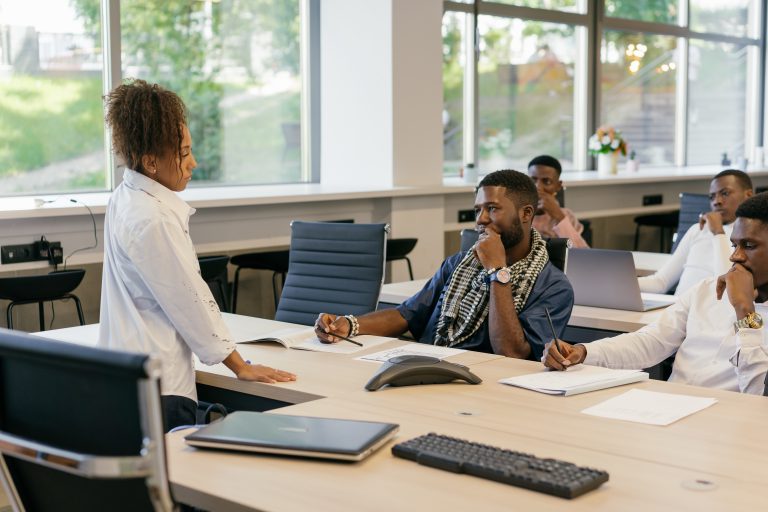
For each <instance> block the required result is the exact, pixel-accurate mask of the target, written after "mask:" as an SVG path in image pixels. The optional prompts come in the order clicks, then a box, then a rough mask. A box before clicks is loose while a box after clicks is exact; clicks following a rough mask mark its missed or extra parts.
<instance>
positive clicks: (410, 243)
mask: <svg viewBox="0 0 768 512" xmlns="http://www.w3.org/2000/svg"><path fill="white" fill-rule="evenodd" d="M418 241H419V239H418V238H390V239H389V240H387V255H386V256H387V261H392V260H401V259H403V258H405V257H406V256H407V255H408V254H409V253H410V252H411V251H412V250H413V248H414V247H416V243H417V242H418Z"/></svg>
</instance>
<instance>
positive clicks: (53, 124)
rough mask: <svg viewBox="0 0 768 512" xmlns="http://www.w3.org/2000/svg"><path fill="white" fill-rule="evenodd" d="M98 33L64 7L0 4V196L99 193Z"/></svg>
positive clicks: (50, 0)
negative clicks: (47, 193) (82, 191)
mask: <svg viewBox="0 0 768 512" xmlns="http://www.w3.org/2000/svg"><path fill="white" fill-rule="evenodd" d="M97 6H98V4H97ZM97 8H98V7H97ZM100 31H101V24H100V23H98V22H96V23H93V24H89V23H88V20H87V19H86V17H84V16H82V15H81V14H78V12H77V11H76V10H75V9H72V8H71V6H70V5H69V4H68V2H66V1H62V0H25V1H18V0H0V195H13V194H25V193H45V192H54V193H55V192H69V191H74V190H104V189H105V188H107V173H106V172H105V162H106V160H105V152H104V123H103V121H102V119H103V114H102V106H101V94H102V78H101V77H102V67H103V65H102V62H103V59H102V54H101V43H100Z"/></svg>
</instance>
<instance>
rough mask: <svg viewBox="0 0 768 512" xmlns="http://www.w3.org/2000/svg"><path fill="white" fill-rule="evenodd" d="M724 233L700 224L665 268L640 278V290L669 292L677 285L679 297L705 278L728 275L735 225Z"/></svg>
mask: <svg viewBox="0 0 768 512" xmlns="http://www.w3.org/2000/svg"><path fill="white" fill-rule="evenodd" d="M723 231H725V234H724V235H715V234H713V233H712V231H710V229H709V228H708V227H706V226H704V229H699V225H698V224H694V225H693V226H691V227H690V228H688V231H686V233H685V236H684V237H683V239H682V240H680V244H679V245H678V246H677V249H676V250H675V252H674V253H672V256H671V257H670V259H669V260H668V261H667V262H666V263H665V264H664V266H663V267H661V268H660V269H659V270H658V271H657V272H656V273H655V274H653V275H650V276H645V277H641V278H639V279H638V282H639V283H640V291H643V292H650V293H667V292H668V291H669V290H671V289H672V287H673V286H674V285H675V283H677V289H676V290H675V295H680V294H682V293H685V292H686V291H688V290H689V289H690V288H691V287H692V286H693V285H695V284H697V283H699V282H700V281H702V280H703V279H706V278H708V277H718V276H720V275H722V274H725V273H726V272H728V269H730V268H731V262H730V261H728V258H730V256H731V253H732V252H733V249H732V247H731V233H732V232H733V224H726V225H725V226H723Z"/></svg>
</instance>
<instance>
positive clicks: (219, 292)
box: [197, 256, 229, 311]
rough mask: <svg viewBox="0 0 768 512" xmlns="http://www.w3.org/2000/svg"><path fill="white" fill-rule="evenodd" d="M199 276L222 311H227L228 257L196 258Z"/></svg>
mask: <svg viewBox="0 0 768 512" xmlns="http://www.w3.org/2000/svg"><path fill="white" fill-rule="evenodd" d="M197 261H198V263H200V276H202V278H203V281H205V282H206V283H208V287H209V288H210V289H211V293H213V297H214V298H215V299H216V303H217V304H218V305H219V309H221V310H222V311H229V305H228V304H227V296H228V294H227V264H228V263H229V256H198V258H197Z"/></svg>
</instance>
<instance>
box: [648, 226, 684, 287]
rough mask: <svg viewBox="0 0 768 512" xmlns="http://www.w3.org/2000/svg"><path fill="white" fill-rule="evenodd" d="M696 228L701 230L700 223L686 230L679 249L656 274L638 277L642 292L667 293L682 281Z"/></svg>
mask: <svg viewBox="0 0 768 512" xmlns="http://www.w3.org/2000/svg"><path fill="white" fill-rule="evenodd" d="M694 229H695V230H696V231H699V225H698V224H694V225H693V226H691V227H690V228H689V229H688V231H686V232H685V235H684V236H683V239H682V240H680V244H678V246H677V249H676V250H675V252H674V253H672V256H670V258H669V260H667V262H666V263H665V264H664V266H663V267H661V268H660V269H659V270H657V271H656V273H655V274H651V275H650V276H644V277H639V278H638V279H637V282H638V283H639V284H640V291H641V292H647V293H667V292H668V291H669V290H671V289H672V287H673V286H675V284H677V282H678V281H680V276H681V275H683V268H684V267H685V261H686V260H687V259H688V253H689V252H690V251H691V245H693V239H694V238H695V237H696V232H695V231H694Z"/></svg>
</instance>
